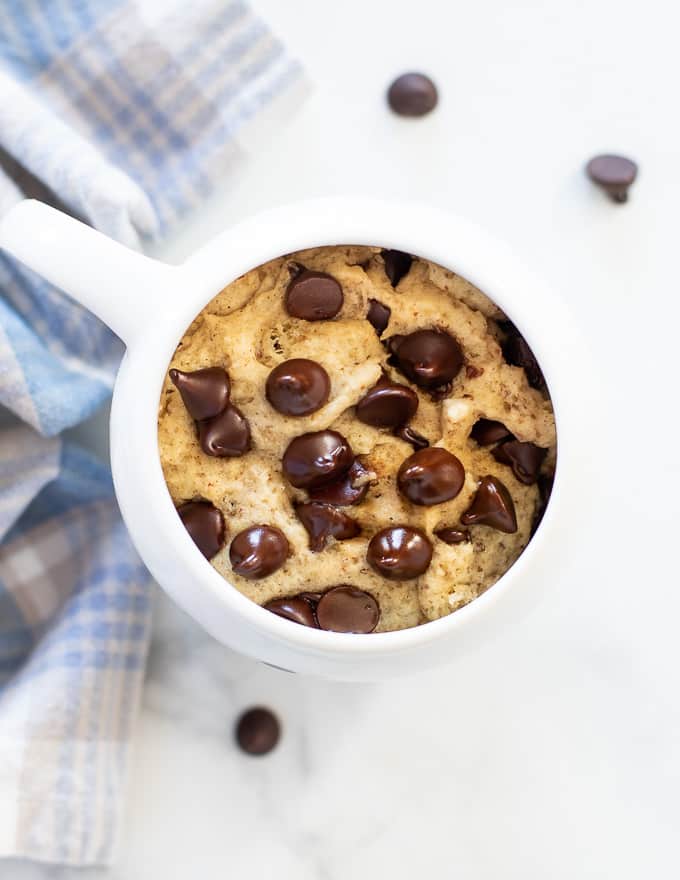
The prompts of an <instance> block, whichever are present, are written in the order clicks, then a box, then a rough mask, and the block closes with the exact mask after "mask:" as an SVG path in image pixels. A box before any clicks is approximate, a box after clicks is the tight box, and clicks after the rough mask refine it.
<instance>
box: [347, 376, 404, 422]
mask: <svg viewBox="0 0 680 880" xmlns="http://www.w3.org/2000/svg"><path fill="white" fill-rule="evenodd" d="M417 409H418V395H417V394H416V393H415V391H413V390H412V389H411V388H409V387H408V385H398V384H397V383H396V382H390V380H389V379H381V380H380V381H379V382H378V384H377V385H374V386H373V388H371V389H370V390H369V391H367V392H366V394H365V395H364V396H363V397H362V398H361V400H360V401H359V402H358V403H357V409H356V416H357V418H358V419H359V421H360V422H363V423H364V424H366V425H372V426H373V427H374V428H397V427H399V425H403V424H404V423H405V422H408V420H409V419H412V418H413V416H414V415H415V414H416V410H417Z"/></svg>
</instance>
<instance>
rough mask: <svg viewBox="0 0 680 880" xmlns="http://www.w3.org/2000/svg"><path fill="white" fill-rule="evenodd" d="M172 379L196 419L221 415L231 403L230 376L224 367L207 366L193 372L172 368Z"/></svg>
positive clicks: (188, 410)
mask: <svg viewBox="0 0 680 880" xmlns="http://www.w3.org/2000/svg"><path fill="white" fill-rule="evenodd" d="M170 379H171V380H172V382H173V384H174V385H175V387H176V388H177V390H178V391H179V393H180V395H181V397H182V401H183V402H184V406H185V407H186V410H187V412H188V413H189V415H190V416H191V418H192V419H196V421H201V420H202V419H211V418H213V416H217V415H219V414H220V413H221V412H222V410H223V409H224V408H225V407H226V405H227V404H228V403H229V392H230V390H231V388H230V383H229V376H228V375H227V372H226V370H223V369H222V367H207V368H206V369H204V370H194V371H193V372H192V373H185V372H183V371H182V370H170Z"/></svg>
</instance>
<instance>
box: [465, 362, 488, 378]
mask: <svg viewBox="0 0 680 880" xmlns="http://www.w3.org/2000/svg"><path fill="white" fill-rule="evenodd" d="M465 375H466V377H467V378H468V379H479V377H480V376H483V375H484V367H473V366H472V364H466V365H465Z"/></svg>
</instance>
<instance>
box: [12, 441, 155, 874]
mask: <svg viewBox="0 0 680 880" xmlns="http://www.w3.org/2000/svg"><path fill="white" fill-rule="evenodd" d="M0 537H2V539H3V540H2V544H0V854H1V855H4V856H8V855H12V856H28V857H31V858H35V859H41V860H47V861H54V862H60V863H64V864H74V865H83V864H92V863H103V862H107V861H108V860H109V859H110V856H111V853H112V848H113V845H114V843H115V836H116V832H117V828H118V812H119V806H120V795H121V786H122V784H123V780H124V771H125V763H126V758H127V751H128V742H129V738H130V733H131V725H132V721H133V718H134V713H135V710H136V708H137V705H138V701H139V692H140V689H141V684H142V676H143V669H144V661H145V658H146V650H147V644H148V638H149V617H150V615H149V602H150V599H149V589H148V580H149V578H148V574H147V573H146V571H145V569H144V567H143V566H142V564H141V562H140V561H139V559H138V558H137V557H136V555H135V554H134V552H133V550H132V548H131V546H130V542H129V538H128V536H127V533H126V531H125V528H124V526H123V524H122V522H121V520H120V516H119V514H118V508H117V506H116V502H115V498H114V496H113V488H112V485H111V477H110V474H109V473H108V469H107V468H106V467H105V466H104V465H103V464H102V463H100V462H98V461H97V460H96V459H94V458H93V457H92V456H91V455H88V454H85V453H84V452H82V451H80V450H78V449H76V448H74V447H70V446H68V445H65V444H63V443H62V442H61V440H60V439H59V438H51V439H48V438H43V437H40V436H39V435H37V434H36V433H35V432H34V431H33V430H32V429H31V428H28V427H19V428H14V429H9V430H6V431H4V432H2V433H1V434H0ZM1 872H2V868H1V867H0V873H1Z"/></svg>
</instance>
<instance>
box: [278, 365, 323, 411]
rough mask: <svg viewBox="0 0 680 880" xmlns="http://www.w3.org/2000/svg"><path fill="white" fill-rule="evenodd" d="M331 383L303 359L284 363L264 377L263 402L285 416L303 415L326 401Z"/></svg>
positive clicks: (316, 408) (317, 367)
mask: <svg viewBox="0 0 680 880" xmlns="http://www.w3.org/2000/svg"><path fill="white" fill-rule="evenodd" d="M330 390H331V380H330V379H329V378H328V373H327V372H326V371H325V370H324V368H323V367H322V366H321V364H317V363H316V361H310V360H308V359H307V358H292V359H291V360H289V361H284V362H283V363H282V364H279V365H278V366H277V367H274V369H273V370H272V371H271V373H270V374H269V376H268V377H267V383H266V386H265V391H266V394H267V400H268V401H269V402H270V403H271V405H272V406H273V407H274V409H275V410H276V411H277V412H280V413H283V415H285V416H307V415H309V414H310V413H313V412H316V411H317V410H318V409H320V408H321V407H322V406H323V405H324V404H325V403H326V401H327V400H328V395H329V394H330Z"/></svg>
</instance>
